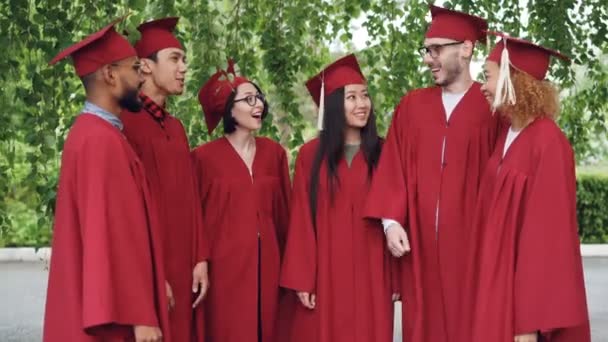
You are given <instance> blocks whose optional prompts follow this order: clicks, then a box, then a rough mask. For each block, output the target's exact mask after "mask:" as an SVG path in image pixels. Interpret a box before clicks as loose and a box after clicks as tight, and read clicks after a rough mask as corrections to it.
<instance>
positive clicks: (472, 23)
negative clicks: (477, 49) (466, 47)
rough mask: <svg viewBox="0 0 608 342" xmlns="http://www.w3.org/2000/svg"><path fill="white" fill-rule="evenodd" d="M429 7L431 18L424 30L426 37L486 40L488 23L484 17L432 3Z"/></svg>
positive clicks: (474, 40) (472, 40)
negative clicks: (426, 28) (429, 23)
mask: <svg viewBox="0 0 608 342" xmlns="http://www.w3.org/2000/svg"><path fill="white" fill-rule="evenodd" d="M429 7H430V9H431V17H432V18H433V19H432V21H431V25H430V26H429V28H428V30H427V31H426V35H425V37H426V38H447V39H453V40H457V41H465V40H469V41H471V42H473V43H475V42H476V41H482V42H484V41H485V40H486V30H487V29H488V23H487V22H486V21H485V19H483V18H480V17H477V16H474V15H470V14H467V13H463V12H458V11H454V10H449V9H447V8H443V7H438V6H434V5H430V6H429Z"/></svg>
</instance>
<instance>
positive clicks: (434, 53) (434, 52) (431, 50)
mask: <svg viewBox="0 0 608 342" xmlns="http://www.w3.org/2000/svg"><path fill="white" fill-rule="evenodd" d="M462 43H464V41H459V42H452V43H445V44H432V45H429V46H423V47H421V48H420V49H418V52H419V53H420V56H422V57H424V56H426V54H427V53H428V54H429V56H431V58H437V57H439V55H440V54H441V50H442V49H443V48H444V47H446V46H452V45H458V44H462Z"/></svg>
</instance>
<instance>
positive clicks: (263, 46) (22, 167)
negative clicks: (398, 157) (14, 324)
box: [0, 0, 608, 245]
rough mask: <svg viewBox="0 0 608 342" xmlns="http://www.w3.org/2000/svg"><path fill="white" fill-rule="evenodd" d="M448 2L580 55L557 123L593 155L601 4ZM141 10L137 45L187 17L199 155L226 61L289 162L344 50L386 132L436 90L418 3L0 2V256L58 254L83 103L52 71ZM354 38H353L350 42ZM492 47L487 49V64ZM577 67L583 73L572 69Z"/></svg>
mask: <svg viewBox="0 0 608 342" xmlns="http://www.w3.org/2000/svg"><path fill="white" fill-rule="evenodd" d="M520 3H522V2H518V1H511V0H498V1H497V0H475V1H473V0H468V1H465V0H462V1H445V2H444V5H445V6H446V7H450V8H455V9H460V10H464V11H468V12H470V13H473V14H478V15H481V16H484V17H486V18H488V19H489V20H490V22H491V28H492V29H494V30H504V31H506V32H508V33H511V34H513V35H517V36H522V37H527V38H530V39H532V40H534V41H536V42H539V43H541V44H543V45H547V46H549V47H552V48H556V49H558V50H561V51H563V52H564V53H566V54H569V55H570V56H572V57H573V61H574V63H575V64H576V65H577V67H576V68H574V69H573V68H571V67H570V66H568V65H566V64H563V63H561V64H560V63H555V65H554V72H553V73H552V75H554V77H553V81H555V82H556V83H557V84H558V85H559V86H560V87H561V88H562V89H564V91H563V94H564V101H563V102H564V104H563V114H562V116H561V119H560V123H561V125H562V127H563V128H564V130H565V132H566V133H567V134H568V136H569V138H570V139H571V141H572V142H573V144H574V146H575V150H576V151H577V155H578V156H579V158H587V157H589V156H591V155H593V153H594V152H596V151H594V149H593V148H592V146H593V144H592V143H593V141H594V140H597V136H598V135H600V134H604V133H605V132H606V120H605V119H606V111H607V108H606V98H608V79H607V77H608V76H607V75H608V70H607V67H606V54H607V52H608V46H607V44H608V43H607V42H606V37H607V32H608V29H607V24H608V13H607V11H608V10H607V7H606V6H605V4H603V1H602V0H584V1H583V0H576V1H575V0H542V1H541V0H528V1H527V2H525V3H526V5H525V6H521V5H520ZM127 13H130V16H129V17H128V18H127V20H126V21H125V22H124V23H123V24H121V25H120V28H121V29H123V30H126V31H127V32H129V33H130V39H132V40H134V39H136V38H137V33H136V30H135V28H136V26H137V25H138V24H139V23H141V22H143V21H145V20H149V19H154V18H159V17H163V16H173V15H176V16H180V17H181V19H180V23H179V25H178V35H179V37H180V38H181V39H182V40H183V41H184V42H185V45H186V48H187V50H188V51H187V52H188V59H189V61H190V62H189V73H188V81H187V90H186V93H185V95H183V96H181V97H177V98H174V99H173V100H172V103H170V105H169V108H170V110H171V111H172V112H173V113H175V114H176V116H178V117H179V118H180V119H182V121H183V122H184V125H185V126H186V129H187V131H188V135H189V137H190V141H191V144H192V145H193V146H196V145H198V144H200V143H202V142H204V141H208V140H209V139H210V138H212V137H210V136H209V135H208V134H207V132H206V129H205V127H204V124H203V121H202V116H201V110H200V106H199V104H198V101H197V96H196V95H197V91H198V89H199V87H200V86H201V85H202V84H203V82H204V81H205V80H206V79H207V77H208V76H209V75H211V74H212V73H213V72H215V70H216V68H217V67H224V66H225V63H226V58H227V57H233V58H234V59H235V60H236V61H237V65H238V67H239V69H240V71H241V72H242V73H243V74H245V75H247V76H248V77H249V78H251V79H253V80H255V81H256V82H257V83H258V84H259V85H260V86H261V87H262V89H263V90H264V91H265V92H266V93H267V97H268V100H269V102H270V105H271V116H270V117H269V119H270V120H268V121H266V124H265V126H264V128H263V130H262V132H261V133H260V134H263V135H267V136H270V137H272V138H274V139H277V140H280V141H281V142H282V143H283V144H284V145H285V146H286V147H287V148H288V149H289V150H290V151H291V153H292V155H293V153H294V152H295V151H296V149H297V147H298V146H300V145H301V144H302V143H303V142H304V141H305V140H306V139H308V138H310V137H311V136H312V135H313V134H314V133H315V131H314V125H313V122H314V116H315V110H314V105H313V104H312V101H310V99H309V97H308V94H307V93H306V90H305V88H304V86H303V82H304V81H305V80H306V79H307V78H308V77H310V76H311V75H314V74H315V73H317V72H318V71H319V70H320V69H321V68H322V66H323V65H325V64H327V63H329V62H330V61H331V60H332V59H333V58H335V57H337V56H338V55H341V54H344V53H346V52H352V51H354V50H355V48H356V46H355V44H354V41H357V40H360V37H359V35H360V34H362V32H367V36H368V38H367V41H366V45H367V47H366V48H364V49H362V50H360V51H357V55H358V57H359V58H360V61H361V64H362V66H363V68H364V72H365V74H366V76H367V77H368V81H369V87H370V90H371V94H372V97H373V99H374V106H375V110H376V112H377V113H378V114H379V126H380V131H381V132H385V130H386V128H387V126H388V124H389V122H390V115H391V112H392V109H393V107H394V106H395V105H396V104H397V102H398V101H399V98H400V97H401V96H402V95H403V94H404V93H405V92H407V91H408V90H409V89H413V88H416V87H421V86H425V85H427V84H429V81H430V78H429V75H428V73H427V72H426V70H425V68H424V66H423V65H422V63H421V58H420V56H419V55H418V53H417V48H419V47H420V45H421V43H422V40H423V34H424V32H425V30H426V26H427V22H428V20H429V15H428V7H427V2H426V1H421V0H333V1H332V0H214V1H202V0H191V1H182V0H157V1H143V0H121V1H90V0H89V1H83V0H70V1H67V0H3V1H2V2H0V33H1V35H0V46H1V47H2V49H0V71H1V72H0V120H1V121H2V123H3V124H2V125H0V138H1V139H0V151H1V154H0V245H2V244H9V245H10V244H15V243H26V244H29V245H40V244H46V243H48V238H49V236H50V233H49V231H50V230H49V227H50V222H51V219H52V208H53V206H54V198H55V190H56V186H57V172H58V166H59V157H60V153H61V149H62V146H63V142H64V139H65V134H66V131H67V129H68V128H69V126H70V124H71V123H72V122H73V119H74V117H75V115H76V114H77V113H78V112H79V110H80V108H81V106H82V103H83V100H84V93H83V89H82V87H81V85H80V82H79V80H78V79H77V77H76V76H75V74H74V71H73V68H72V66H71V64H70V63H60V64H59V65H57V66H54V67H49V66H48V65H47V62H48V61H49V60H50V59H51V58H52V57H53V56H54V55H55V54H56V53H57V52H58V51H60V50H61V49H62V48H64V47H66V46H68V45H69V44H71V43H72V42H74V41H77V40H79V39H81V38H83V37H84V36H85V35H86V34H88V33H91V32H93V31H96V30H98V29H99V28H101V27H102V26H104V24H105V23H107V22H109V21H110V20H112V19H114V18H117V17H119V16H122V15H125V14H127ZM353 35H356V36H355V37H353ZM485 52H486V51H485V47H484V46H480V47H479V48H478V49H477V54H478V58H483V55H484V53H485ZM574 70H577V72H575V71H574Z"/></svg>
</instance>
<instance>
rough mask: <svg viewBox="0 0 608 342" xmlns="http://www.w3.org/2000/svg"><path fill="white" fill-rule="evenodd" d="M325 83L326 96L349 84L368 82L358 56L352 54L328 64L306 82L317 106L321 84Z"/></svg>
mask: <svg viewBox="0 0 608 342" xmlns="http://www.w3.org/2000/svg"><path fill="white" fill-rule="evenodd" d="M322 83H325V96H328V95H329V94H331V93H333V92H334V91H336V89H338V88H342V87H344V86H346V85H348V84H367V81H366V80H365V76H363V73H362V72H361V68H360V67H359V62H357V57H355V55H353V54H350V55H346V56H344V57H342V58H340V59H338V60H337V61H335V62H333V63H332V64H330V65H329V66H327V67H326V68H325V69H323V71H321V72H320V73H319V74H317V75H315V76H314V77H313V78H311V79H310V80H308V81H307V82H306V88H308V92H309V93H310V95H311V96H312V99H313V100H314V101H315V103H316V104H317V106H318V105H319V101H320V98H321V84H322Z"/></svg>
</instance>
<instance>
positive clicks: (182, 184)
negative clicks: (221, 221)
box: [121, 18, 209, 341]
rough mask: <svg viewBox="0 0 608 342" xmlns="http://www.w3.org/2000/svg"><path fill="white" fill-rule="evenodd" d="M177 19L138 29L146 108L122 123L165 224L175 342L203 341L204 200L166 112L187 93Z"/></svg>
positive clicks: (176, 124) (180, 135)
mask: <svg viewBox="0 0 608 342" xmlns="http://www.w3.org/2000/svg"><path fill="white" fill-rule="evenodd" d="M178 19H179V18H163V19H158V20H154V21H151V22H147V23H144V24H142V25H140V26H139V27H138V30H139V31H140V32H141V38H140V40H139V41H138V42H137V43H136V44H135V49H136V51H137V54H138V56H139V57H140V58H141V61H142V72H143V75H144V79H145V82H144V85H143V86H142V89H141V94H140V98H141V100H142V103H143V108H142V109H141V110H140V111H139V112H138V113H131V112H127V111H125V112H123V113H122V116H121V118H122V120H123V122H124V126H125V128H124V134H125V135H126V137H127V139H128V140H129V142H130V143H131V145H132V146H133V148H134V149H135V151H136V152H137V154H138V155H139V157H140V159H141V160H142V162H143V164H144V167H145V169H146V175H147V178H148V180H149V182H150V188H151V191H152V194H153V197H154V199H155V202H156V203H155V207H154V208H153V209H152V210H156V211H157V212H158V216H159V218H160V221H161V228H162V237H163V250H164V251H163V254H164V260H163V264H164V267H165V273H166V278H167V282H166V291H167V297H168V298H169V307H170V308H169V310H171V313H170V318H171V332H170V333H171V336H172V340H173V341H191V340H200V341H202V339H203V338H204V336H203V332H202V331H201V330H202V326H203V325H202V322H199V320H200V319H201V318H202V317H199V316H200V315H201V314H202V309H200V307H199V305H198V304H199V303H200V301H201V300H202V299H203V297H204V295H205V292H206V291H207V288H208V285H209V281H208V277H207V262H206V259H207V248H206V246H205V239H204V238H203V237H202V231H203V230H202V227H201V222H202V220H201V207H200V196H198V194H197V193H196V191H197V190H196V189H197V187H196V186H195V178H194V174H193V169H192V165H191V162H190V148H189V145H188V139H187V137H186V133H185V130H184V127H183V125H182V123H181V122H180V121H179V119H177V118H176V117H174V116H172V115H171V114H170V113H169V112H168V111H167V109H166V108H165V104H166V100H167V98H168V97H169V96H172V95H180V94H182V92H183V91H184V82H185V76H186V71H187V65H186V53H185V51H184V48H183V46H182V44H181V43H180V41H179V40H178V39H177V38H176V37H175V36H174V35H173V30H174V29H175V26H176V24H177V21H178ZM193 307H197V308H196V311H193ZM195 316H196V317H197V323H196V324H194V325H193V324H192V320H193V319H194V317H195ZM193 326H195V327H196V329H193V328H192V327H193Z"/></svg>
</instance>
